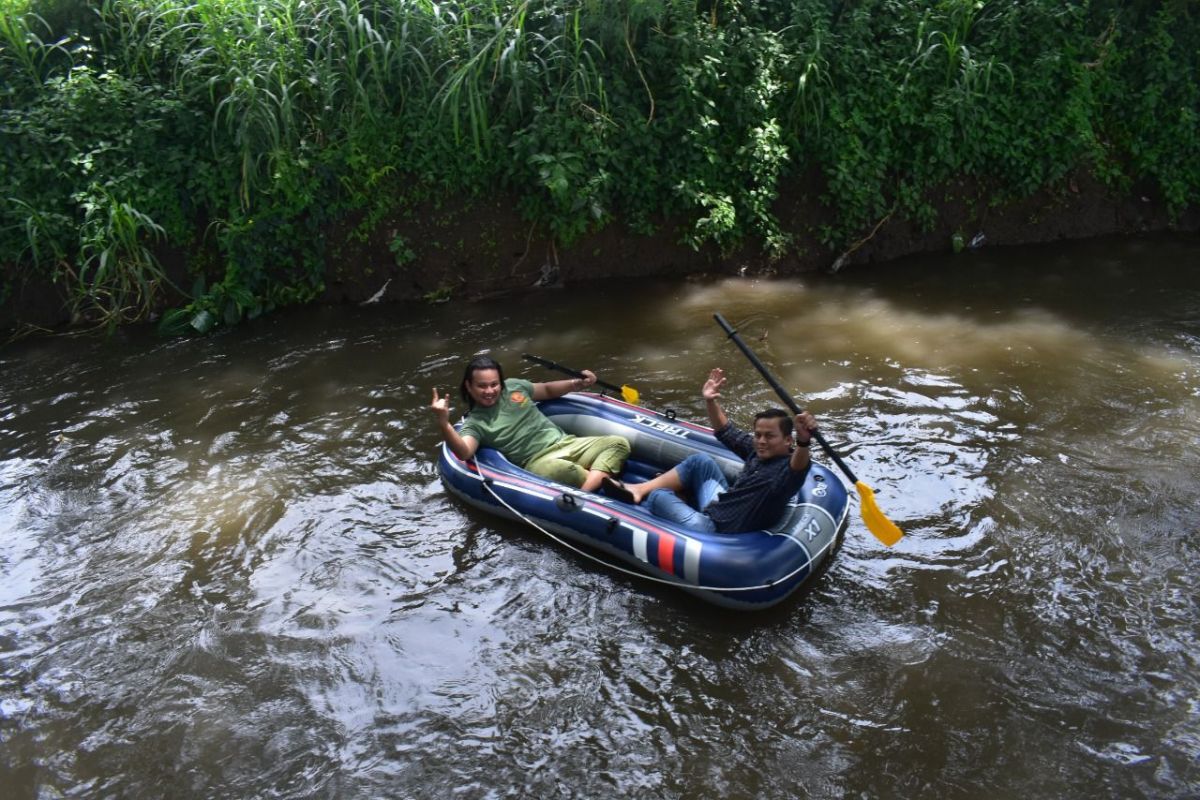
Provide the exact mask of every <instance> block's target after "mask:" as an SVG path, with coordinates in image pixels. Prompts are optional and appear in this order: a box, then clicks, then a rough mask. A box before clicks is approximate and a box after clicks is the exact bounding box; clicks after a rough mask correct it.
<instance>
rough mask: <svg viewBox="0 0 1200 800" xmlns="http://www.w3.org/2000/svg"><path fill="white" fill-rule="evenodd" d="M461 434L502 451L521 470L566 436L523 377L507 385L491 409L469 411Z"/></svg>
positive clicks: (482, 445)
mask: <svg viewBox="0 0 1200 800" xmlns="http://www.w3.org/2000/svg"><path fill="white" fill-rule="evenodd" d="M459 433H460V434H461V435H463V436H470V437H472V438H473V439H475V441H477V442H479V446H480V447H491V448H494V449H496V450H499V451H500V452H501V453H502V454H503V455H504V457H505V458H507V459H508V460H509V461H511V462H513V463H514V464H516V465H517V466H519V467H523V466H525V465H526V464H527V463H529V460H530V459H531V458H533V457H534V456H536V455H537V454H538V453H540V452H542V451H543V450H545V449H546V448H547V447H549V446H550V445H552V444H554V443H555V442H557V441H558V440H559V439H561V438H563V436H564V435H565V434H564V433H563V432H562V429H560V428H559V427H558V426H557V425H555V424H554V423H553V422H551V421H550V420H549V419H548V418H547V417H546V415H545V414H543V413H542V412H541V411H540V410H539V409H538V407H537V405H536V404H535V403H534V402H533V384H532V383H530V382H529V381H526V380H522V379H520V378H509V379H508V380H506V381H505V382H504V391H502V392H501V393H500V399H498V400H497V401H496V404H495V405H494V406H492V407H491V408H483V407H482V406H475V407H474V408H473V409H471V410H470V411H469V412H467V417H466V419H465V420H464V421H463V426H462V429H461V430H460V431H459Z"/></svg>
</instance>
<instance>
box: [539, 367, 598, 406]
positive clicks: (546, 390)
mask: <svg viewBox="0 0 1200 800" xmlns="http://www.w3.org/2000/svg"><path fill="white" fill-rule="evenodd" d="M580 374H581V375H583V377H582V378H571V379H569V380H565V381H548V382H546V383H535V384H534V385H533V399H534V400H553V399H554V398H556V397H562V396H563V395H564V394H566V393H567V392H578V391H580V390H581V389H586V388H587V387H589V386H591V385H592V384H593V383H595V382H596V374H595V373H594V372H592V371H591V370H590V369H585V370H581V371H580Z"/></svg>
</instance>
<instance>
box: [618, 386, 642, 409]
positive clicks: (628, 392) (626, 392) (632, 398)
mask: <svg viewBox="0 0 1200 800" xmlns="http://www.w3.org/2000/svg"><path fill="white" fill-rule="evenodd" d="M640 398H641V395H640V394H638V390H637V389H635V388H633V387H632V386H625V385H622V386H621V399H622V400H624V401H625V402H626V403H633V404H634V405H637V401H638V400H639V399H640Z"/></svg>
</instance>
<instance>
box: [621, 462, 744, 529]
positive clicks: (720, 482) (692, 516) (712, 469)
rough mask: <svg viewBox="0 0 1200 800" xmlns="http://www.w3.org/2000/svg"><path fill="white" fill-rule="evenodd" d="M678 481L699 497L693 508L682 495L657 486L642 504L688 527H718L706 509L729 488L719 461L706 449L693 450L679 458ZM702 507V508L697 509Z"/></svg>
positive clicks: (660, 515) (653, 512)
mask: <svg viewBox="0 0 1200 800" xmlns="http://www.w3.org/2000/svg"><path fill="white" fill-rule="evenodd" d="M675 474H677V475H678V476H679V482H680V483H682V484H683V487H684V488H685V489H687V491H688V493H689V494H691V496H692V497H694V498H695V500H696V507H697V508H692V507H691V506H689V505H688V504H687V503H685V502H684V501H683V498H681V497H680V496H679V495H677V494H675V493H674V492H672V491H671V490H670V489H655V490H654V491H653V492H651V493H650V494H649V495H647V497H646V499H645V500H644V501H643V502H642V505H643V506H644V507H645V508H646V509H647V510H648V511H649V512H650V513H651V514H654V515H655V516H659V517H662V518H663V519H669V520H670V521H671V522H678V523H679V524H680V525H683V526H684V527H685V528H692V529H693V530H698V531H708V532H709V533H713V532H715V531H716V529H717V527H716V525H714V524H713V521H712V519H711V518H710V517H709V516H708V515H707V514H705V513H703V512H704V509H706V508H708V504H709V503H711V502H712V501H713V500H716V499H717V497H719V496H720V494H721V492H723V491H725V490H726V489H728V488H729V481H728V480H727V479H726V478H725V473H724V472H722V471H721V468H720V467H719V466H717V462H716V461H713V459H712V458H711V457H709V456H706V455H704V454H703V453H693V454H692V455H690V456H688V457H687V458H685V459H684V460H683V461H681V462H679V466H677V467H675ZM697 509H699V510H697Z"/></svg>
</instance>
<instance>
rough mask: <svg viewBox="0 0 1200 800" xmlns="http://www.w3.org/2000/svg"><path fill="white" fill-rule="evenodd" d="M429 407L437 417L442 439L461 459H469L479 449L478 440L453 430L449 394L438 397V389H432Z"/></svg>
mask: <svg viewBox="0 0 1200 800" xmlns="http://www.w3.org/2000/svg"><path fill="white" fill-rule="evenodd" d="M429 407H430V408H431V409H433V415H434V417H436V418H437V426H438V430H440V431H441V433H442V440H443V441H445V442H446V444H447V445H449V446H450V449H451V450H452V451H453V452H454V455H456V456H458V457H459V458H461V459H462V460H463V461H469V460H470V459H471V457H472V456H474V455H475V451H476V450H478V449H479V442H477V441H476V440H475V437H473V436H459V435H458V431H456V430H454V426H453V425H451V424H450V396H449V395H446V396H445V397H438V390H437V389H434V390H433V403H432V404H431V405H430V406H429Z"/></svg>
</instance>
